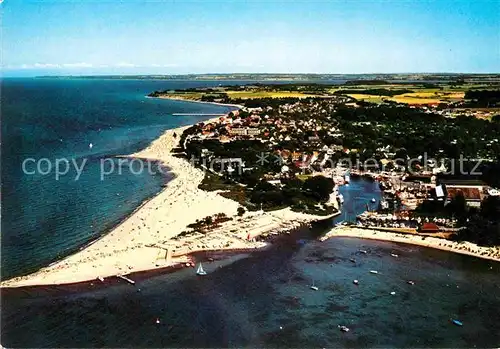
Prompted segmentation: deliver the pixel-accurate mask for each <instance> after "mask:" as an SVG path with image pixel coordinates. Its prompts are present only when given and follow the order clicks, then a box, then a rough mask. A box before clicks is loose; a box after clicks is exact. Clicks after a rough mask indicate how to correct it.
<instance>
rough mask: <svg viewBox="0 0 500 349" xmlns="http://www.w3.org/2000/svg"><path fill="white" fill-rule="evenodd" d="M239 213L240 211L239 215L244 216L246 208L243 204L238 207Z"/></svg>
mask: <svg viewBox="0 0 500 349" xmlns="http://www.w3.org/2000/svg"><path fill="white" fill-rule="evenodd" d="M237 213H238V216H240V217H241V216H243V215H244V214H245V209H244V208H243V207H242V206H239V207H238V210H237Z"/></svg>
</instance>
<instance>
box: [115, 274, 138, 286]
mask: <svg viewBox="0 0 500 349" xmlns="http://www.w3.org/2000/svg"><path fill="white" fill-rule="evenodd" d="M116 277H118V278H120V279H123V280H125V281H127V282H128V283H130V284H132V285H135V281H134V280H132V279H129V278H128V277H126V276H123V275H116Z"/></svg>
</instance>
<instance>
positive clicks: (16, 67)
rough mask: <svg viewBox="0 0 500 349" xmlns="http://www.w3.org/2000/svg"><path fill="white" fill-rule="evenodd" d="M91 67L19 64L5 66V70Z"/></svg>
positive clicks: (89, 66)
mask: <svg viewBox="0 0 500 349" xmlns="http://www.w3.org/2000/svg"><path fill="white" fill-rule="evenodd" d="M92 67H93V65H92V64H90V63H85V62H79V63H63V64H56V63H33V64H21V65H7V66H5V68H6V69H26V70H28V69H64V68H69V69H73V68H92Z"/></svg>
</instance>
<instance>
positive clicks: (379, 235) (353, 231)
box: [320, 227, 500, 262]
mask: <svg viewBox="0 0 500 349" xmlns="http://www.w3.org/2000/svg"><path fill="white" fill-rule="evenodd" d="M334 237H352V238H360V239H369V240H379V241H389V242H397V243H404V244H411V245H418V246H423V247H428V248H434V249H438V250H443V251H447V252H454V253H460V254H464V255H468V256H472V257H478V258H482V259H488V260H492V261H496V262H500V246H496V247H483V246H478V245H476V244H473V243H471V242H467V241H463V242H456V241H451V240H447V239H441V238H436V237H430V236H422V235H413V234H404V233H389V232H384V231H379V230H373V229H361V228H356V227H335V228H333V229H331V230H330V231H329V232H328V233H326V234H325V235H324V236H323V237H321V238H320V240H321V241H325V240H327V239H330V238H334Z"/></svg>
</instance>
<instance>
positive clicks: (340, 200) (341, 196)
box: [337, 194, 344, 205]
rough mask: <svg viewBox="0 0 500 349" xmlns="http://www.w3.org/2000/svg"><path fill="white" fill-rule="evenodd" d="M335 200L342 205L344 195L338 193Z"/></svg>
mask: <svg viewBox="0 0 500 349" xmlns="http://www.w3.org/2000/svg"><path fill="white" fill-rule="evenodd" d="M337 200H338V201H339V203H340V204H341V205H342V204H343V203H344V195H342V194H339V195H338V196H337Z"/></svg>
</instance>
